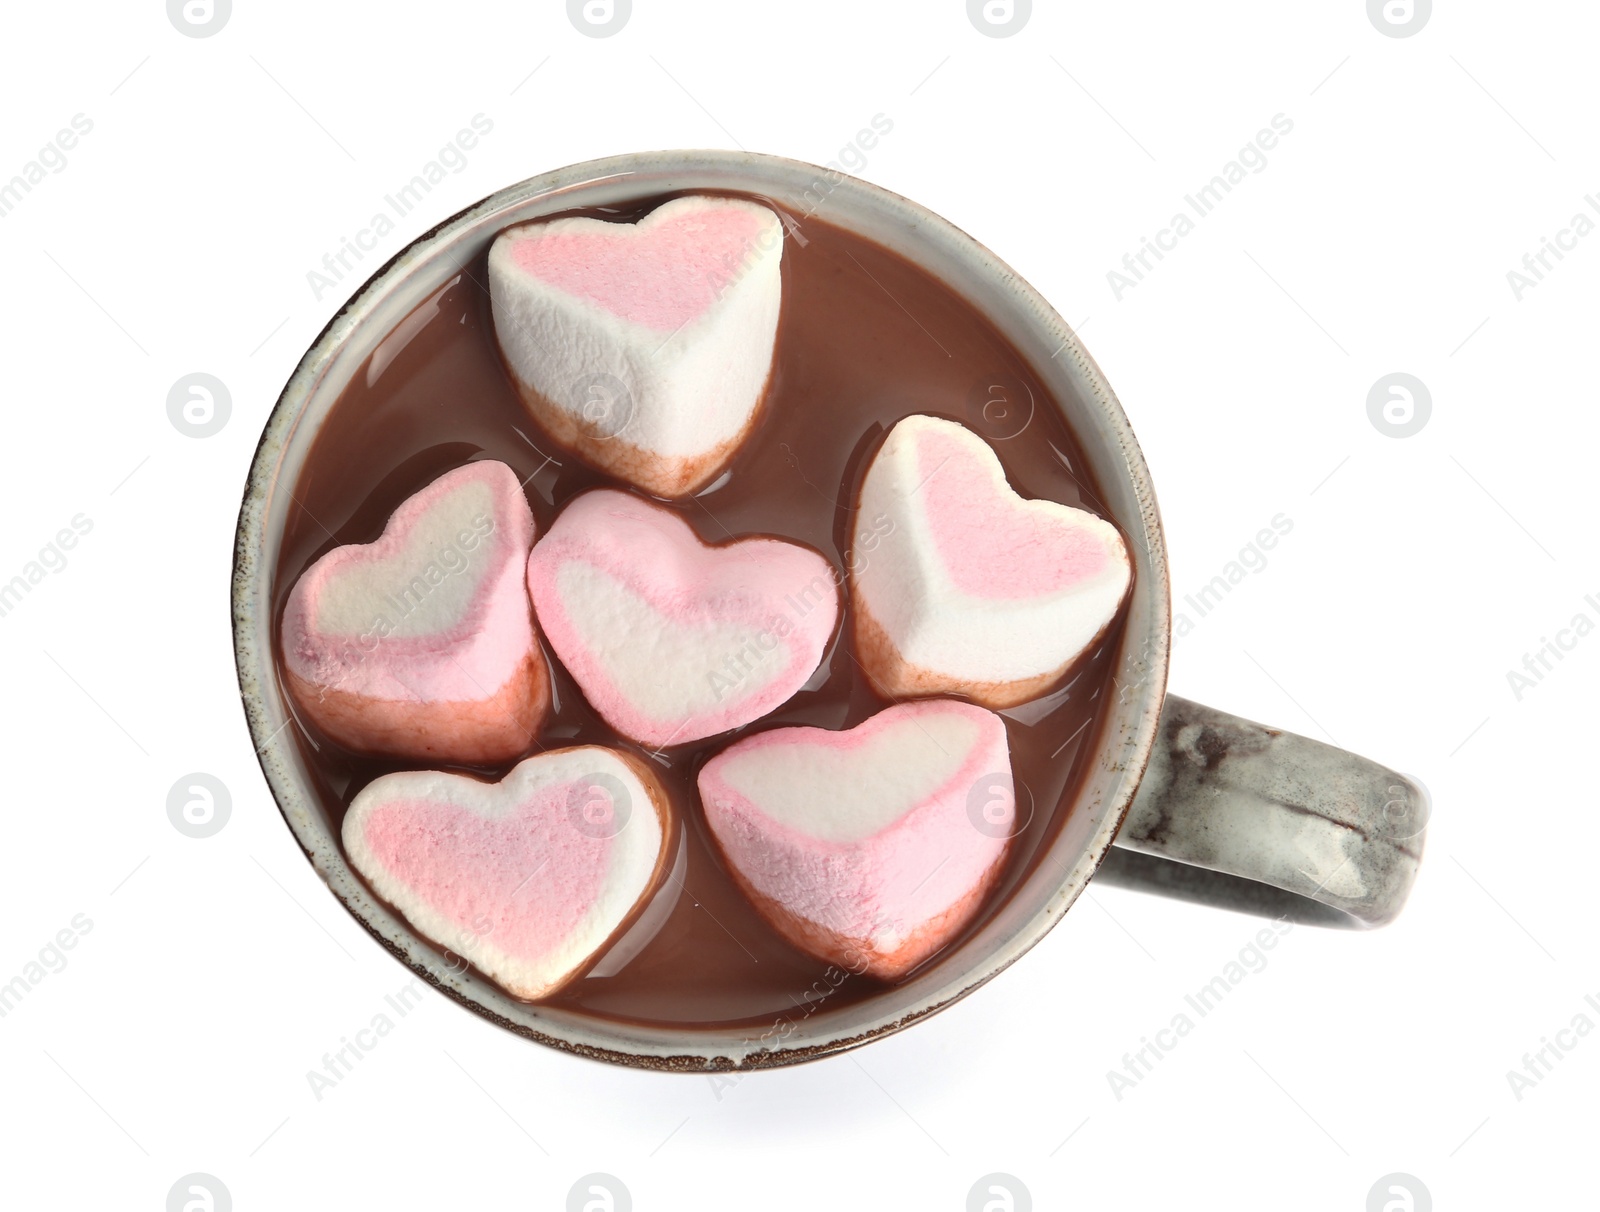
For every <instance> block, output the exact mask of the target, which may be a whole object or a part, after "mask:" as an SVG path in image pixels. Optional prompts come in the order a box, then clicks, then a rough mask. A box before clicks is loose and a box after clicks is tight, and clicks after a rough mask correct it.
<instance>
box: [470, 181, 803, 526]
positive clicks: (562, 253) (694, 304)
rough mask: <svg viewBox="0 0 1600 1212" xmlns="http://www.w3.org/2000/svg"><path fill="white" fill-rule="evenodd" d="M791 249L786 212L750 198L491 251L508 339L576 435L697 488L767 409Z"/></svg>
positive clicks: (595, 223)
mask: <svg viewBox="0 0 1600 1212" xmlns="http://www.w3.org/2000/svg"><path fill="white" fill-rule="evenodd" d="M782 256H783V225H782V224H781V223H780V221H779V219H778V216H777V215H776V214H775V213H774V212H773V211H771V210H769V209H768V208H766V207H764V206H760V205H758V204H756V203H754V202H746V201H742V200H739V199H736V198H717V197H703V196H694V195H691V196H688V197H683V198H676V199H674V200H673V201H671V202H667V203H665V204H664V205H662V206H659V207H657V208H656V209H655V210H653V211H651V212H650V213H649V214H648V215H646V216H644V218H642V219H640V220H639V221H638V222H637V223H610V222H606V221H603V220H600V219H589V218H581V217H579V218H568V219H554V220H550V221H548V222H543V223H531V224H524V225H522V226H519V227H513V228H510V229H509V230H507V231H505V232H502V233H501V234H500V236H499V237H498V238H496V240H495V242H494V246H493V247H492V249H491V250H490V253H489V293H490V298H491V301H492V303H493V308H494V324H495V333H496V335H497V337H498V338H499V342H500V351H501V353H502V355H503V356H504V358H505V361H506V365H507V366H508V367H509V369H510V371H511V375H512V378H513V379H514V380H515V382H516V385H517V387H518V389H519V390H520V392H521V394H522V397H523V400H524V402H525V403H526V404H527V406H528V409H529V410H530V411H531V412H532V413H533V414H534V417H535V418H536V419H537V420H538V421H539V423H540V424H541V425H542V426H543V427H544V428H545V429H546V430H547V431H548V432H549V433H550V434H551V435H553V436H554V437H555V438H556V439H557V440H558V441H559V442H561V443H562V444H563V445H565V446H567V447H569V448H571V449H573V450H575V451H577V453H578V454H579V455H581V456H582V457H583V458H584V459H586V460H588V461H589V462H590V463H593V464H594V465H595V466H596V467H599V468H600V469H601V470H603V471H608V472H610V473H611V474H613V475H615V476H618V477H620V478H622V479H625V480H627V481H629V482H630V483H632V484H634V485H637V486H638V487H640V488H642V489H644V490H645V491H646V492H650V493H653V494H655V495H656V496H663V497H672V496H682V495H684V494H687V493H691V492H694V491H695V490H696V489H698V488H700V487H701V486H702V485H704V484H706V483H707V482H709V481H710V480H711V479H712V478H713V477H715V476H716V474H717V473H718V472H719V471H720V470H721V469H722V467H723V465H724V464H725V463H726V462H727V461H728V460H729V459H730V458H731V457H732V456H733V454H734V452H735V451H736V450H737V448H738V446H739V443H740V442H741V441H742V440H743V439H744V437H745V434H746V433H747V432H748V431H749V429H750V427H751V424H752V423H753V421H754V419H755V415H756V410H757V407H758V406H759V404H760V402H761V398H762V395H763V393H764V391H765V388H766V383H767V378H768V375H769V374H770V372H771V369H772V350H773V342H774V340H775V338H776V334H777V328H778V311H779V304H780V301H781V293H782V279H781V275H780V272H779V263H780V261H781V259H782Z"/></svg>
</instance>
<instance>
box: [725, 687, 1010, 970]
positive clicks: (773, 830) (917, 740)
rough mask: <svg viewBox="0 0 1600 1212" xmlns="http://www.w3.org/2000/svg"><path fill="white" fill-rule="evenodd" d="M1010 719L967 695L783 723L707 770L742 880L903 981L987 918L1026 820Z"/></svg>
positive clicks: (804, 934)
mask: <svg viewBox="0 0 1600 1212" xmlns="http://www.w3.org/2000/svg"><path fill="white" fill-rule="evenodd" d="M1012 789H1013V783H1012V776H1011V757H1010V750H1009V748H1008V746H1007V743H1006V729H1005V724H1004V722H1003V721H1002V720H1001V719H1000V717H999V716H997V715H995V714H994V713H993V712H990V711H986V710H984V709H983V708H982V707H976V706H973V705H972V704H970V703H962V702H957V701H955V700H951V699H930V700H926V701H922V702H915V703H902V704H900V705H898V706H895V707H890V708H887V709H886V710H884V711H880V712H879V713H878V714H877V715H875V716H872V717H871V718H870V719H868V720H866V721H865V722H863V723H861V724H859V725H857V726H856V727H855V728H852V729H850V730H848V731H846V732H829V731H827V730H826V729H822V728H778V729H774V730H772V731H770V732H763V733H759V734H758V735H756V736H753V737H750V738H748V739H746V740H742V741H740V742H738V743H737V744H734V745H731V746H729V747H728V748H727V749H726V750H724V751H723V752H722V753H720V754H718V755H717V756H716V757H714V758H712V759H711V760H710V761H709V762H707V763H706V765H705V767H704V768H703V769H702V770H701V772H700V800H701V804H702V805H703V807H704V811H705V817H706V823H707V824H708V825H709V826H710V828H711V833H712V836H713V837H715V838H716V841H717V845H718V847H719V848H720V849H721V851H722V855H723V857H724V859H725V860H726V862H727V865H728V868H729V870H730V871H731V873H732V875H733V878H734V881H735V882H736V883H737V884H738V885H739V887H740V889H741V890H742V891H743V892H744V894H745V895H746V896H747V897H748V898H749V899H750V901H751V903H752V904H754V905H755V906H756V908H757V909H758V910H759V911H760V912H761V913H762V915H763V916H764V917H766V918H767V920H768V921H770V922H771V923H772V925H773V927H774V928H775V929H777V931H778V932H779V933H780V934H782V935H783V936H784V937H785V938H786V939H788V940H789V941H790V942H791V943H793V944H794V945H795V946H796V947H798V948H800V949H801V950H803V951H806V952H809V953H810V954H812V955H815V956H817V957H819V958H821V959H824V960H827V961H829V962H830V963H834V964H838V965H840V966H841V967H845V968H847V969H848V970H850V971H852V972H867V973H870V974H872V975H874V976H877V977H881V978H883V979H886V980H893V979H897V978H899V977H901V976H903V975H905V974H906V973H907V972H909V971H910V970H911V969H912V968H915V967H916V966H917V965H918V964H920V963H922V962H923V961H924V960H926V959H927V958H928V957H929V956H931V955H932V954H933V953H934V952H936V951H938V950H939V949H940V948H941V947H943V946H944V945H945V944H946V943H948V942H949V941H950V939H951V938H952V937H954V936H955V935H956V934H957V933H959V932H960V930H961V929H962V928H963V927H964V926H966V925H967V923H968V922H970V921H971V920H972V918H973V917H974V916H975V915H976V914H977V912H978V910H979V908H980V907H981V905H982V903H983V900H984V897H985V896H986V894H987V893H988V891H989V889H990V888H991V887H992V886H993V885H994V882H995V880H996V879H997V878H998V877H999V874H1000V871H1001V867H1002V863H1003V861H1004V858H1005V853H1006V849H1007V846H1008V845H1009V839H1010V836H1011V834H1012V832H1013V828H1012V825H1013V822H1014V821H1015V819H1016V806H1015V802H1014V801H1015V797H1014V794H1013V790H1012Z"/></svg>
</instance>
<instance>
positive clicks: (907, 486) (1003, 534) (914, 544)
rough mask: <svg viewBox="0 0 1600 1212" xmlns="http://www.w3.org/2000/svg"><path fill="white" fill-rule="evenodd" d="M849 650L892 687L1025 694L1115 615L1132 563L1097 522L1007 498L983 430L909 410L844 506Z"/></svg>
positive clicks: (1044, 685)
mask: <svg viewBox="0 0 1600 1212" xmlns="http://www.w3.org/2000/svg"><path fill="white" fill-rule="evenodd" d="M851 566H852V569H853V574H852V579H851V596H852V601H853V603H854V606H855V640H856V652H857V655H858V657H859V659H860V660H861V662H862V665H863V667H864V668H865V669H866V670H867V673H868V676H869V677H870V678H871V679H872V681H873V683H874V684H875V685H876V686H877V688H878V689H879V690H880V691H882V692H883V693H884V694H886V695H888V696H889V697H891V698H897V697H902V696H908V695H929V694H952V693H954V694H963V695H966V696H967V697H968V698H971V699H973V700H975V701H977V702H979V703H983V704H985V705H987V706H989V707H995V708H1002V707H1013V706H1016V705H1017V704H1018V703H1023V702H1026V701H1028V700H1029V699H1033V698H1037V697H1039V696H1040V695H1041V694H1044V693H1045V692H1046V691H1048V690H1049V689H1050V688H1051V687H1052V685H1053V684H1054V683H1055V682H1057V681H1058V680H1059V679H1060V678H1061V676H1062V675H1063V674H1065V673H1066V671H1067V669H1068V667H1069V666H1070V665H1071V664H1072V662H1073V661H1074V660H1076V659H1077V657H1078V656H1079V655H1080V654H1081V653H1082V652H1083V651H1084V650H1085V649H1086V648H1088V647H1089V645H1090V644H1092V643H1093V642H1094V641H1095V639H1096V638H1097V637H1098V636H1099V635H1100V634H1101V633H1102V632H1103V631H1104V630H1105V629H1106V627H1107V625H1108V624H1110V622H1111V620H1112V619H1113V618H1115V617H1116V613H1117V609H1118V607H1119V605H1120V604H1121V602H1122V597H1123V594H1124V593H1125V592H1126V590H1127V588H1128V582H1129V580H1130V578H1131V575H1132V572H1131V568H1130V565H1129V563H1128V553H1127V548H1126V547H1125V546H1124V544H1123V541H1122V536H1121V535H1120V534H1119V533H1118V532H1117V530H1116V528H1115V527H1114V526H1112V525H1111V524H1110V523H1109V522H1106V521H1105V520H1103V519H1101V518H1098V517H1096V516H1095V515H1094V514H1092V513H1086V512H1085V511H1084V510H1081V509H1073V508H1071V507H1070V506H1067V505H1061V504H1058V503H1057V502H1055V501H1037V500H1036V501H1030V500H1024V499H1023V498H1022V497H1019V496H1018V495H1017V494H1016V493H1015V492H1014V491H1013V490H1012V488H1011V486H1010V484H1008V483H1007V482H1006V475H1005V471H1004V470H1003V469H1002V468H1001V466H1000V460H999V459H998V458H996V457H995V453H994V451H993V450H991V449H990V448H989V446H988V444H987V443H986V442H984V441H983V439H982V438H980V437H978V436H977V435H976V434H973V433H971V432H970V431H968V430H967V429H966V428H964V427H963V426H961V425H958V424H956V423H955V422H953V421H945V420H940V419H939V418H937V417H926V416H911V417H907V418H905V419H904V420H903V421H901V422H899V424H897V425H896V426H895V427H894V428H893V429H892V430H890V431H889V436H888V438H887V439H886V440H885V441H884V444H883V446H882V448H881V449H880V450H879V451H878V453H877V455H876V456H875V457H874V458H873V460H872V465H871V467H869V468H868V469H867V475H866V480H865V482H864V483H863V484H862V487H861V501H860V507H859V509H858V510H857V512H856V536H855V548H854V552H853V556H852V562H851Z"/></svg>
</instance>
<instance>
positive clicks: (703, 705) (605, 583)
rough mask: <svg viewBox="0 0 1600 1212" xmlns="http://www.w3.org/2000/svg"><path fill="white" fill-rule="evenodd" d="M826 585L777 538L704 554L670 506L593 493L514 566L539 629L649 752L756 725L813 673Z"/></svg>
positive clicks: (828, 591)
mask: <svg viewBox="0 0 1600 1212" xmlns="http://www.w3.org/2000/svg"><path fill="white" fill-rule="evenodd" d="M839 579H840V578H839V575H838V574H837V573H836V572H835V571H834V568H833V565H831V564H830V563H829V562H828V561H827V560H826V559H824V558H823V557H822V556H821V555H819V554H818V553H817V552H815V551H812V550H811V549H810V548H807V547H801V546H800V545H798V544H796V543H788V542H785V541H783V540H781V539H770V538H746V539H736V540H733V541H731V542H726V543H721V544H717V545H710V544H707V543H704V542H702V541H701V540H700V538H699V536H698V535H696V534H695V532H694V531H693V529H691V528H690V526H689V524H688V523H687V522H685V521H684V520H683V518H681V517H680V516H679V515H678V514H677V513H676V512H675V511H674V510H672V509H669V508H667V507H665V506H663V505H657V504H654V503H652V502H650V501H645V500H643V499H641V498H639V497H637V496H635V495H633V494H632V493H627V492H618V491H616V490H614V489H597V490H595V491H593V492H588V493H584V494H583V495H582V496H580V497H578V498H576V499H575V500H573V501H572V502H571V503H570V504H568V505H567V506H566V508H565V509H563V510H562V512H561V515H560V516H559V517H558V518H556V520H555V523H554V525H552V526H551V527H550V530H549V532H548V533H547V534H546V535H545V536H544V538H542V539H541V540H539V542H538V544H537V545H536V546H535V547H534V549H533V555H532V557H531V558H530V559H529V561H528V591H529V594H530V596H531V597H532V599H533V605H534V610H535V612H536V613H537V615H538V618H539V626H540V627H541V628H542V629H543V631H544V634H545V636H546V637H547V638H548V639H549V641H550V647H551V648H553V649H554V650H555V653H556V655H557V656H558V657H560V658H561V663H562V664H563V665H564V666H566V668H567V670H568V672H570V673H571V674H572V676H573V679H574V680H575V681H576V682H577V683H578V685H579V687H580V688H581V689H582V690H583V694H584V697H585V698H586V699H588V700H589V703H590V704H591V705H592V706H593V707H594V709H595V710H596V711H597V712H599V714H600V715H601V716H602V717H603V718H604V719H605V720H606V722H607V723H609V724H610V725H611V726H612V727H613V728H615V729H616V730H617V731H618V732H620V733H622V734H623V735H624V736H628V737H631V738H632V739H634V740H636V741H639V742H641V743H642V744H645V745H650V746H654V747H656V748H661V747H664V746H667V745H673V744H683V743H685V742H688V741H695V740H699V739H701V738H703V737H708V736H714V735H716V734H717V733H719V732H728V731H730V730H731V729H734V728H739V727H741V726H743V725H745V724H748V723H750V722H751V721H752V720H756V719H759V718H760V717H761V716H763V715H766V714H767V713H768V712H769V711H771V710H772V709H773V708H775V707H777V706H779V705H780V704H782V703H784V702H786V701H787V700H788V699H790V698H792V697H793V696H794V695H795V693H796V692H798V691H799V690H800V689H801V688H802V687H803V686H805V684H806V682H807V681H808V680H809V679H810V678H811V676H812V674H813V673H815V672H816V669H817V666H818V664H819V662H820V661H821V660H822V656H823V653H824V651H825V650H826V648H827V645H828V641H829V639H830V638H831V637H832V635H833V631H834V625H835V623H836V622H837V621H838V617H839V596H840V595H839V588H838V586H839Z"/></svg>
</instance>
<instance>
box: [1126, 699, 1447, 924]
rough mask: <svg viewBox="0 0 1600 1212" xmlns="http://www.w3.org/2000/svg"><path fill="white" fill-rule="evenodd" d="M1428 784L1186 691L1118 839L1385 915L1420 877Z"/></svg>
mask: <svg viewBox="0 0 1600 1212" xmlns="http://www.w3.org/2000/svg"><path fill="white" fill-rule="evenodd" d="M1428 812H1429V803H1428V794H1427V792H1426V791H1425V790H1424V789H1423V788H1422V786H1421V785H1420V784H1418V783H1417V782H1416V781H1415V780H1413V779H1410V778H1408V777H1406V776H1405V775H1403V774H1397V773H1396V772H1395V771H1393V770H1389V769H1387V768H1386V767H1383V766H1380V765H1378V764H1377V763H1376V762H1371V761H1368V760H1367V759H1366V758H1363V757H1357V756H1356V755H1355V754H1353V753H1346V752H1345V751H1344V750H1343V749H1335V748H1334V747H1333V746H1332V745H1324V744H1323V743H1322V742H1321V741H1313V740H1310V739H1308V738H1307V737H1303V736H1296V735H1294V734H1293V733H1291V732H1282V731H1280V730H1278V729H1276V728H1266V727H1263V726H1262V725H1260V724H1252V723H1251V722H1250V721H1248V720H1241V719H1239V718H1238V717H1237V716H1231V715H1227V714H1224V713H1223V712H1220V711H1215V710H1213V709H1212V708H1210V707H1202V706H1201V705H1200V704H1199V703H1191V702H1190V701H1189V700H1188V699H1182V698H1179V697H1178V696H1177V695H1175V694H1171V695H1168V696H1167V701H1166V704H1165V706H1164V707H1163V708H1162V712H1161V734H1160V737H1159V739H1158V741H1157V743H1156V747H1155V752H1154V753H1153V754H1152V755H1151V758H1150V765H1149V767H1148V768H1147V769H1146V770H1145V775H1144V781H1143V782H1142V783H1141V784H1140V785H1139V793H1138V795H1137V796H1136V797H1135V798H1134V802H1133V808H1132V809H1131V810H1130V811H1129V813H1128V819H1127V821H1126V822H1125V823H1124V824H1123V826H1122V832H1121V833H1120V834H1119V835H1118V836H1117V845H1119V846H1126V847H1128V848H1129V849H1132V850H1142V851H1144V852H1145V853H1147V854H1157V855H1160V856H1161V857H1163V858H1169V859H1175V860H1177V861H1178V862H1181V863H1191V864H1193V865H1194V866H1197V867H1205V868H1207V869H1209V870H1211V871H1222V872H1226V873H1227V874H1229V875H1238V876H1243V877H1245V878H1246V879H1252V880H1257V881H1259V882H1261V883H1264V884H1272V885H1274V886H1275V887H1278V888H1282V889H1284V890H1285V891H1287V892H1293V893H1296V894H1298V895H1300V896H1304V897H1309V898H1311V899H1312V900H1317V901H1321V902H1322V903H1323V904H1325V905H1331V906H1332V907H1333V908H1335V909H1341V910H1343V911H1344V912H1345V913H1348V914H1349V915H1350V916H1351V917H1353V918H1356V919H1357V920H1358V921H1360V922H1363V923H1365V924H1367V925H1371V926H1381V925H1383V924H1384V923H1385V922H1388V921H1391V920H1392V919H1393V918H1394V916H1395V915H1396V914H1397V913H1399V912H1400V907H1401V905H1403V904H1404V903H1405V899H1406V895H1407V894H1408V893H1409V892H1410V891H1411V884H1412V881H1413V880H1415V879H1416V875H1417V864H1418V862H1419V861H1420V860H1421V858H1422V841H1423V835H1424V831H1425V830H1426V828H1427V823H1428Z"/></svg>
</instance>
